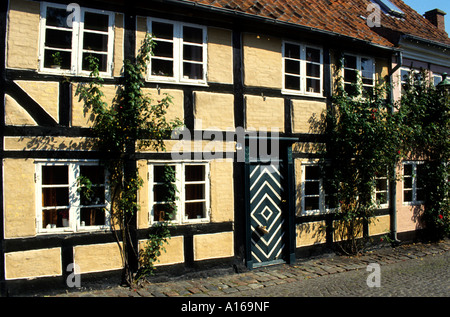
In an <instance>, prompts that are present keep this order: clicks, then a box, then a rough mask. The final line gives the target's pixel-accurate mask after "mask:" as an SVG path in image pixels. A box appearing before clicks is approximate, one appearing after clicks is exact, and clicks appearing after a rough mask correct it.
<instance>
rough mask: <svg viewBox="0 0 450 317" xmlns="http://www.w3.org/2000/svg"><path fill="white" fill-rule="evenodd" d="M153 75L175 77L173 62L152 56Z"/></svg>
mask: <svg viewBox="0 0 450 317" xmlns="http://www.w3.org/2000/svg"><path fill="white" fill-rule="evenodd" d="M151 68H152V75H153V76H164V77H173V62H172V61H166V60H161V59H154V58H152V65H151Z"/></svg>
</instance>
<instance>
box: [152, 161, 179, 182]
mask: <svg viewBox="0 0 450 317" xmlns="http://www.w3.org/2000/svg"><path fill="white" fill-rule="evenodd" d="M169 169H171V170H172V172H173V173H175V166H173V165H164V166H163V165H156V166H153V182H155V183H163V182H164V179H165V176H164V175H165V172H166V170H169ZM173 175H174V176H175V174H173ZM170 181H171V182H175V181H176V178H175V177H173V179H171V180H170Z"/></svg>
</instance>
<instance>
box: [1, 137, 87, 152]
mask: <svg viewBox="0 0 450 317" xmlns="http://www.w3.org/2000/svg"><path fill="white" fill-rule="evenodd" d="M4 147H5V150H9V151H33V150H40V151H49V150H52V151H88V150H94V149H95V144H94V140H93V139H92V138H83V137H74V138H69V137H54V136H37V137H5V144H4Z"/></svg>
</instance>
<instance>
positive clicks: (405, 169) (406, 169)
mask: <svg viewBox="0 0 450 317" xmlns="http://www.w3.org/2000/svg"><path fill="white" fill-rule="evenodd" d="M412 171H413V168H412V165H411V164H405V165H404V166H403V175H404V176H412Z"/></svg>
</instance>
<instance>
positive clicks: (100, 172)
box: [80, 165, 105, 185]
mask: <svg viewBox="0 0 450 317" xmlns="http://www.w3.org/2000/svg"><path fill="white" fill-rule="evenodd" d="M80 174H81V176H84V177H87V178H89V180H90V181H91V182H92V184H97V185H103V184H104V183H105V170H104V168H103V167H101V166H98V165H93V166H88V165H82V166H80Z"/></svg>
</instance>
